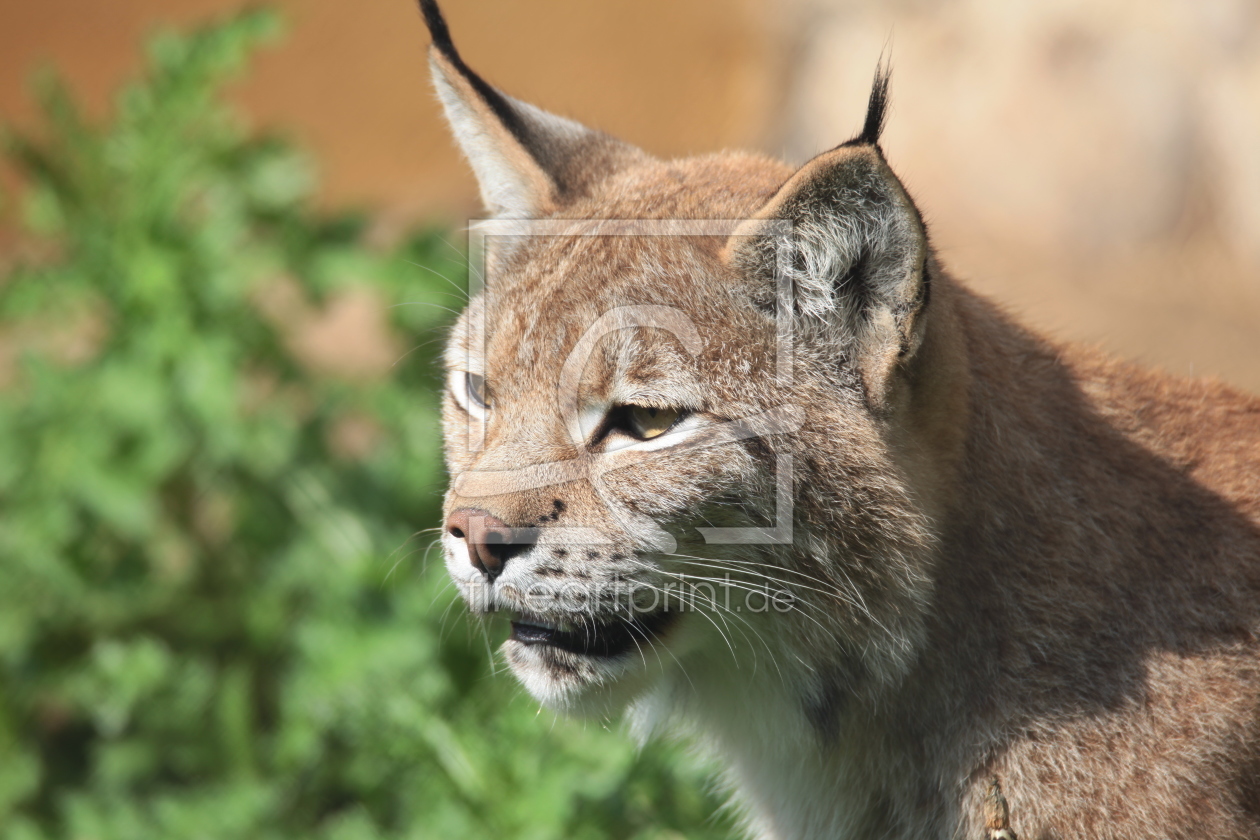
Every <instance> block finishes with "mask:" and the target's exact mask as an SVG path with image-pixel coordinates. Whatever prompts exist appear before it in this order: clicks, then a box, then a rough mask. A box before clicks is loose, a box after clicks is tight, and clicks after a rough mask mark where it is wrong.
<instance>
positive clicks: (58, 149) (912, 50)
mask: <svg viewBox="0 0 1260 840" xmlns="http://www.w3.org/2000/svg"><path fill="white" fill-rule="evenodd" d="M239 6H240V4H239V3H237V2H235V0H179V2H178V3H176V2H172V1H171V0H166V2H161V1H160V0H112V2H110V3H108V4H103V3H94V2H88V0H44V2H42V3H6V4H3V5H0V124H3V126H4V129H3V132H4V133H3V148H4V152H3V163H0V838H24V839H25V838H42V837H49V838H76V840H77V839H78V838H83V839H84V840H86V838H93V840H107V838H110V839H112V838H119V840H121V839H122V838H139V837H161V838H182V837H188V838H219V837H222V838H239V837H267V838H271V837H275V838H281V837H284V838H288V837H304V838H306V837H319V838H338V840H340V839H341V838H346V840H350V839H351V838H375V837H439V836H443V837H444V836H460V837H487V838H489V837H512V838H530V837H537V838H547V837H566V838H569V837H624V838H631V837H633V838H648V837H659V838H663V837H679V836H687V837H708V836H712V837H726V836H731V823H730V818H729V815H728V814H725V813H724V812H722V811H721V810H720V808H719V805H720V803H721V801H722V799H721V796H720V793H719V792H717V791H715V790H714V789H713V788H712V787H711V786H710V785H709V784H708V783H706V782H705V781H703V780H704V779H705V777H706V774H705V772H704V768H703V767H702V766H700V764H699V763H698V762H697V761H696V760H695V759H694V758H691V757H689V756H688V755H687V754H686V752H685V750H684V749H681V748H679V747H677V746H674V745H668V744H657V745H652V746H650V747H649V748H648V749H646V750H644V751H641V752H639V751H636V750H635V749H634V748H633V747H632V746H631V745H630V744H629V742H628V741H627V740H626V738H625V737H624V736H623V735H622V734H621V733H620V732H618V731H617V730H616V727H615V725H613V726H610V727H605V726H603V725H601V724H599V723H586V724H582V723H575V722H571V721H553V720H552V717H551V716H550V715H549V714H547V713H543V714H541V715H539V713H538V709H537V707H536V705H534V704H532V703H531V702H530V701H529V700H528V698H527V697H524V696H522V695H521V693H520V692H519V690H517V689H516V688H515V686H514V685H513V683H512V680H511V679H510V678H509V677H507V676H505V675H498V676H495V675H494V673H493V672H494V670H495V665H494V662H493V659H492V656H491V655H490V650H491V649H492V648H493V647H494V646H495V645H496V644H497V641H498V638H499V635H496V634H501V633H502V628H496V627H493V626H492V627H490V628H489V629H487V630H483V629H482V628H480V627H472V626H469V625H467V624H466V623H465V622H464V619H463V617H462V612H461V610H460V609H459V607H458V605H456V604H453V602H452V595H451V592H450V590H449V587H448V586H446V584H445V581H444V579H443V575H442V571H441V568H440V563H439V562H436V561H435V558H434V556H433V555H432V554H431V552H429V551H428V548H427V547H428V546H429V545H430V542H431V540H432V538H433V536H434V534H433V532H432V531H431V530H430V531H428V532H426V531H425V529H432V528H433V527H434V525H435V524H436V521H437V511H438V500H439V494H440V492H441V489H442V486H443V481H444V477H443V474H442V469H441V464H440V455H439V449H438V447H439V432H438V427H437V422H436V400H435V396H434V394H435V390H436V388H437V386H438V382H437V379H436V377H435V376H434V373H433V357H434V354H435V352H436V349H437V347H438V346H439V345H440V341H441V335H442V329H443V326H444V325H445V324H446V323H449V320H450V317H451V312H452V310H457V309H458V308H459V305H460V300H461V293H462V288H463V287H464V283H465V278H464V276H463V267H462V261H461V250H460V249H461V247H462V237H461V235H460V233H459V228H460V226H461V225H462V224H463V221H464V220H466V219H467V218H469V217H470V216H475V215H476V214H477V208H476V202H475V195H476V192H475V185H474V183H473V181H472V178H471V175H470V174H469V172H468V171H467V169H466V167H465V165H464V164H463V163H462V161H460V159H459V158H458V156H457V154H456V152H455V150H454V147H453V145H452V143H451V142H450V140H449V138H448V136H447V133H446V128H445V125H444V124H443V123H442V120H441V118H440V114H439V112H438V109H437V107H436V102H435V100H434V97H433V95H432V93H431V90H430V87H429V83H428V79H427V69H426V64H425V45H426V44H427V37H426V36H425V34H424V32H423V27H422V26H421V24H420V21H419V19H418V16H417V14H416V12H415V9H414V7H413V6H412V4H411V3H410V2H408V0H370V1H369V2H362V3H354V4H351V3H345V2H335V0H284V1H283V2H275V3H273V4H271V6H270V9H271V10H270V11H252V12H248V13H243V12H240V11H239ZM444 6H445V8H446V11H447V15H448V18H449V20H450V23H451V26H452V29H453V31H454V34H455V37H456V41H457V42H458V43H459V45H460V46H461V49H462V51H463V52H464V55H465V57H466V58H467V59H468V60H469V62H470V63H471V64H472V65H473V66H474V67H476V68H478V69H479V70H480V71H482V72H483V74H484V75H485V76H486V77H487V78H488V79H489V80H490V81H492V82H494V83H496V84H498V85H499V86H501V87H503V88H504V89H506V90H507V91H508V92H510V93H512V94H513V95H515V96H518V97H520V98H523V99H526V100H528V101H531V102H534V103H535V104H538V105H540V106H542V107H545V108H548V109H550V110H553V111H556V112H559V113H562V114H565V115H568V116H572V117H575V118H578V119H580V120H582V121H584V122H586V123H588V124H591V125H594V126H597V127H599V128H602V129H604V130H607V131H610V132H612V133H614V134H618V135H620V136H622V137H624V138H625V139H628V140H630V141H632V142H635V143H637V144H639V145H641V146H643V147H644V148H646V149H647V150H648V151H650V152H653V153H656V154H658V155H662V156H680V155H686V154H690V153H697V152H707V151H712V150H714V149H720V148H733V147H743V148H753V149H759V150H762V151H766V152H768V153H771V154H775V155H779V156H783V157H786V158H788V159H789V160H792V161H797V162H799V161H803V160H805V159H806V158H808V157H809V156H810V155H812V154H815V153H817V152H819V151H821V150H824V149H826V148H829V147H831V146H833V145H835V144H836V143H837V142H839V141H841V140H844V139H846V138H848V137H849V136H851V135H852V134H853V133H855V131H856V129H857V128H858V126H859V125H860V122H861V119H862V114H863V109H864V105H865V101H866V94H867V90H868V86H869V82H870V78H871V75H872V72H873V69H874V67H875V65H876V62H877V61H878V59H879V57H880V55H881V54H885V55H891V58H892V61H893V64H894V68H895V72H894V77H893V78H894V81H893V94H894V106H893V111H892V117H891V122H890V125H889V128H888V131H887V134H886V135H885V137H886V140H885V149H886V151H887V154H888V157H889V159H890V161H891V163H892V165H893V166H894V168H895V169H896V170H897V171H898V173H899V174H900V175H901V177H902V179H903V180H904V181H905V182H906V184H907V186H908V187H909V188H910V190H911V192H912V193H913V194H914V195H915V197H916V199H917V200H918V202H919V204H920V206H921V207H922V209H923V210H924V211H925V213H926V215H927V217H928V220H929V224H930V225H931V228H932V231H933V236H934V240H935V243H936V245H937V247H938V248H939V249H940V251H941V252H942V253H943V255H944V257H945V260H946V262H947V264H948V265H950V266H951V267H952V268H953V270H954V272H955V274H956V275H957V276H959V277H960V278H962V279H964V280H965V281H966V282H968V283H970V284H971V285H972V286H973V287H975V288H977V289H979V290H981V291H984V292H986V293H988V294H989V295H990V296H992V297H993V298H995V299H997V300H998V301H1000V302H1002V303H1003V304H1004V305H1006V306H1007V307H1008V308H1009V309H1010V310H1012V311H1013V312H1015V313H1016V314H1017V315H1018V316H1020V317H1021V318H1022V319H1024V320H1025V321H1026V322H1028V323H1030V324H1032V325H1035V326H1038V327H1041V328H1043V329H1045V330H1046V331H1048V332H1051V333H1052V334H1054V335H1057V336H1061V337H1066V338H1072V339H1078V340H1083V341H1088V342H1093V343H1096V344H1099V345H1102V346H1103V347H1105V348H1107V349H1108V350H1110V351H1112V352H1114V353H1116V354H1119V355H1123V356H1127V357H1130V358H1135V359H1138V360H1141V361H1143V362H1146V363H1149V364H1153V365H1158V366H1161V367H1163V368H1165V369H1167V370H1170V371H1173V372H1176V373H1181V374H1192V375H1196V376H1205V375H1211V376H1218V377H1220V378H1223V379H1225V380H1226V381H1229V382H1232V383H1234V384H1235V385H1237V386H1239V387H1242V388H1247V389H1250V390H1253V391H1255V390H1260V2H1257V0H1195V2H1190V1H1189V0H1141V2H1138V1H1137V0H1092V2H1083V0H1036V2H1025V3H1000V2H997V0H939V1H938V2H933V1H932V0H894V2H875V0H725V2H719V0H636V2H630V0H611V2H601V3H590V2H582V0H546V2H541V1H540V0H539V1H536V2H531V3H524V2H519V0H517V1H516V2H510V1H509V0H448V2H447V3H445V4H444ZM161 33H165V34H161ZM177 33H182V34H177ZM41 68H42V69H41Z"/></svg>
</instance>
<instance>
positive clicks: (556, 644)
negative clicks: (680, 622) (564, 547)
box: [511, 611, 676, 657]
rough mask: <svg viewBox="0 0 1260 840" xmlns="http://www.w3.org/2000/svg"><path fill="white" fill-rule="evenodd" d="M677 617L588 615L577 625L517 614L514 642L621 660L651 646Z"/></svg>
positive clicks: (666, 615)
mask: <svg viewBox="0 0 1260 840" xmlns="http://www.w3.org/2000/svg"><path fill="white" fill-rule="evenodd" d="M674 615H676V614H675V613H670V612H666V611H661V612H658V613H653V614H643V615H636V616H634V617H628V616H620V615H608V616H594V615H586V616H583V618H584V621H582V622H581V623H579V624H576V625H574V624H569V623H567V622H553V621H548V620H545V619H542V618H540V617H538V616H533V615H528V614H517V615H516V617H515V618H513V619H512V636H511V639H512V641H514V642H517V643H518V644H522V645H526V646H533V645H544V646H547V647H550V648H556V649H558V650H563V651H566V652H568V653H576V654H581V655H584V656H605V657H612V656H619V655H621V654H623V653H625V652H627V651H629V650H632V649H640V648H642V647H644V646H645V645H648V644H650V643H651V641H652V640H653V639H654V638H655V637H656V636H657V635H659V634H660V633H661V632H662V631H663V630H664V629H665V628H666V626H667V625H668V624H669V623H670V620H671V619H672V618H673V617H674Z"/></svg>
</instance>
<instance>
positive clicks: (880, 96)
mask: <svg viewBox="0 0 1260 840" xmlns="http://www.w3.org/2000/svg"><path fill="white" fill-rule="evenodd" d="M891 78H892V64H891V63H890V62H888V61H885V60H884V59H882V58H881V59H880V62H879V64H877V65H875V80H874V81H873V82H871V96H870V98H869V99H868V100H867V102H866V120H865V121H864V122H863V123H862V133H861V134H859V135H858V136H857V137H854V138H853V139H852V140H849V141H847V142H845V143H842V144H841V145H842V146H874V147H876V148H879V138H880V136H881V135H882V134H883V133H884V126H885V124H886V123H887V122H888V82H889V80H890V79H891Z"/></svg>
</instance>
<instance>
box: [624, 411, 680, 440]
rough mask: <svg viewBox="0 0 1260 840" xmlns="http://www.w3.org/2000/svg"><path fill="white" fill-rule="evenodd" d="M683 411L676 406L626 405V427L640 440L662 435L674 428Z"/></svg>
mask: <svg viewBox="0 0 1260 840" xmlns="http://www.w3.org/2000/svg"><path fill="white" fill-rule="evenodd" d="M680 416H682V412H681V411H679V410H678V409H676V408H653V407H651V406H647V405H628V406H626V407H625V418H626V428H627V429H628V430H629V432H630V433H631V434H632V435H634V436H635V437H637V438H639V439H640V440H651V439H652V438H654V437H660V436H661V435H663V434H665V433H666V432H668V431H669V430H670V429H671V428H673V426H674V424H675V423H677V422H678V418H679V417H680Z"/></svg>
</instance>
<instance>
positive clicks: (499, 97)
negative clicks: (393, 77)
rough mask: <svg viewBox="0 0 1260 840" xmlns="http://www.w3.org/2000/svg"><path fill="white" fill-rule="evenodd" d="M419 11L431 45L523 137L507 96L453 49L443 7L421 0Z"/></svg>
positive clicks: (497, 115)
mask: <svg viewBox="0 0 1260 840" xmlns="http://www.w3.org/2000/svg"><path fill="white" fill-rule="evenodd" d="M420 13H421V14H422V15H424V25H425V26H427V27H429V37H431V38H432V39H433V46H434V48H435V49H437V51H438V52H440V53H441V54H442V55H443V56H445V57H446V60H447V61H449V62H450V63H451V65H452V66H454V68H455V69H456V70H457V71H458V72H459V74H460V75H461V76H463V77H464V78H465V79H467V80H468V83H469V84H470V85H472V86H473V90H475V91H477V94H478V95H479V96H480V97H481V98H482V99H483V100H484V101H485V103H486V104H487V105H488V106H490V110H492V111H494V114H495V116H496V117H498V118H499V119H500V120H501V121H502V122H503V125H504V127H505V128H507V130H508V131H510V132H511V133H512V135H513V136H515V137H516V138H517V139H521V138H523V137H524V136H525V129H524V127H523V126H522V125H521V118H520V117H519V116H518V115H517V113H516V111H515V110H513V108H512V106H511V105H510V104H508V101H507V99H506V98H505V97H504V96H503V94H501V93H499V92H498V91H497V90H495V89H494V88H492V87H491V86H490V85H489V84H487V83H486V80H485V79H483V78H481V77H480V76H478V75H477V74H476V73H475V72H473V69H472V68H471V67H469V66H468V65H467V64H465V63H464V59H463V58H461V57H460V54H459V50H457V49H455V42H454V41H452V40H451V30H450V29H449V28H448V27H447V25H446V18H444V17H443V16H442V10H441V9H440V8H438V4H437V0H420Z"/></svg>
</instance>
